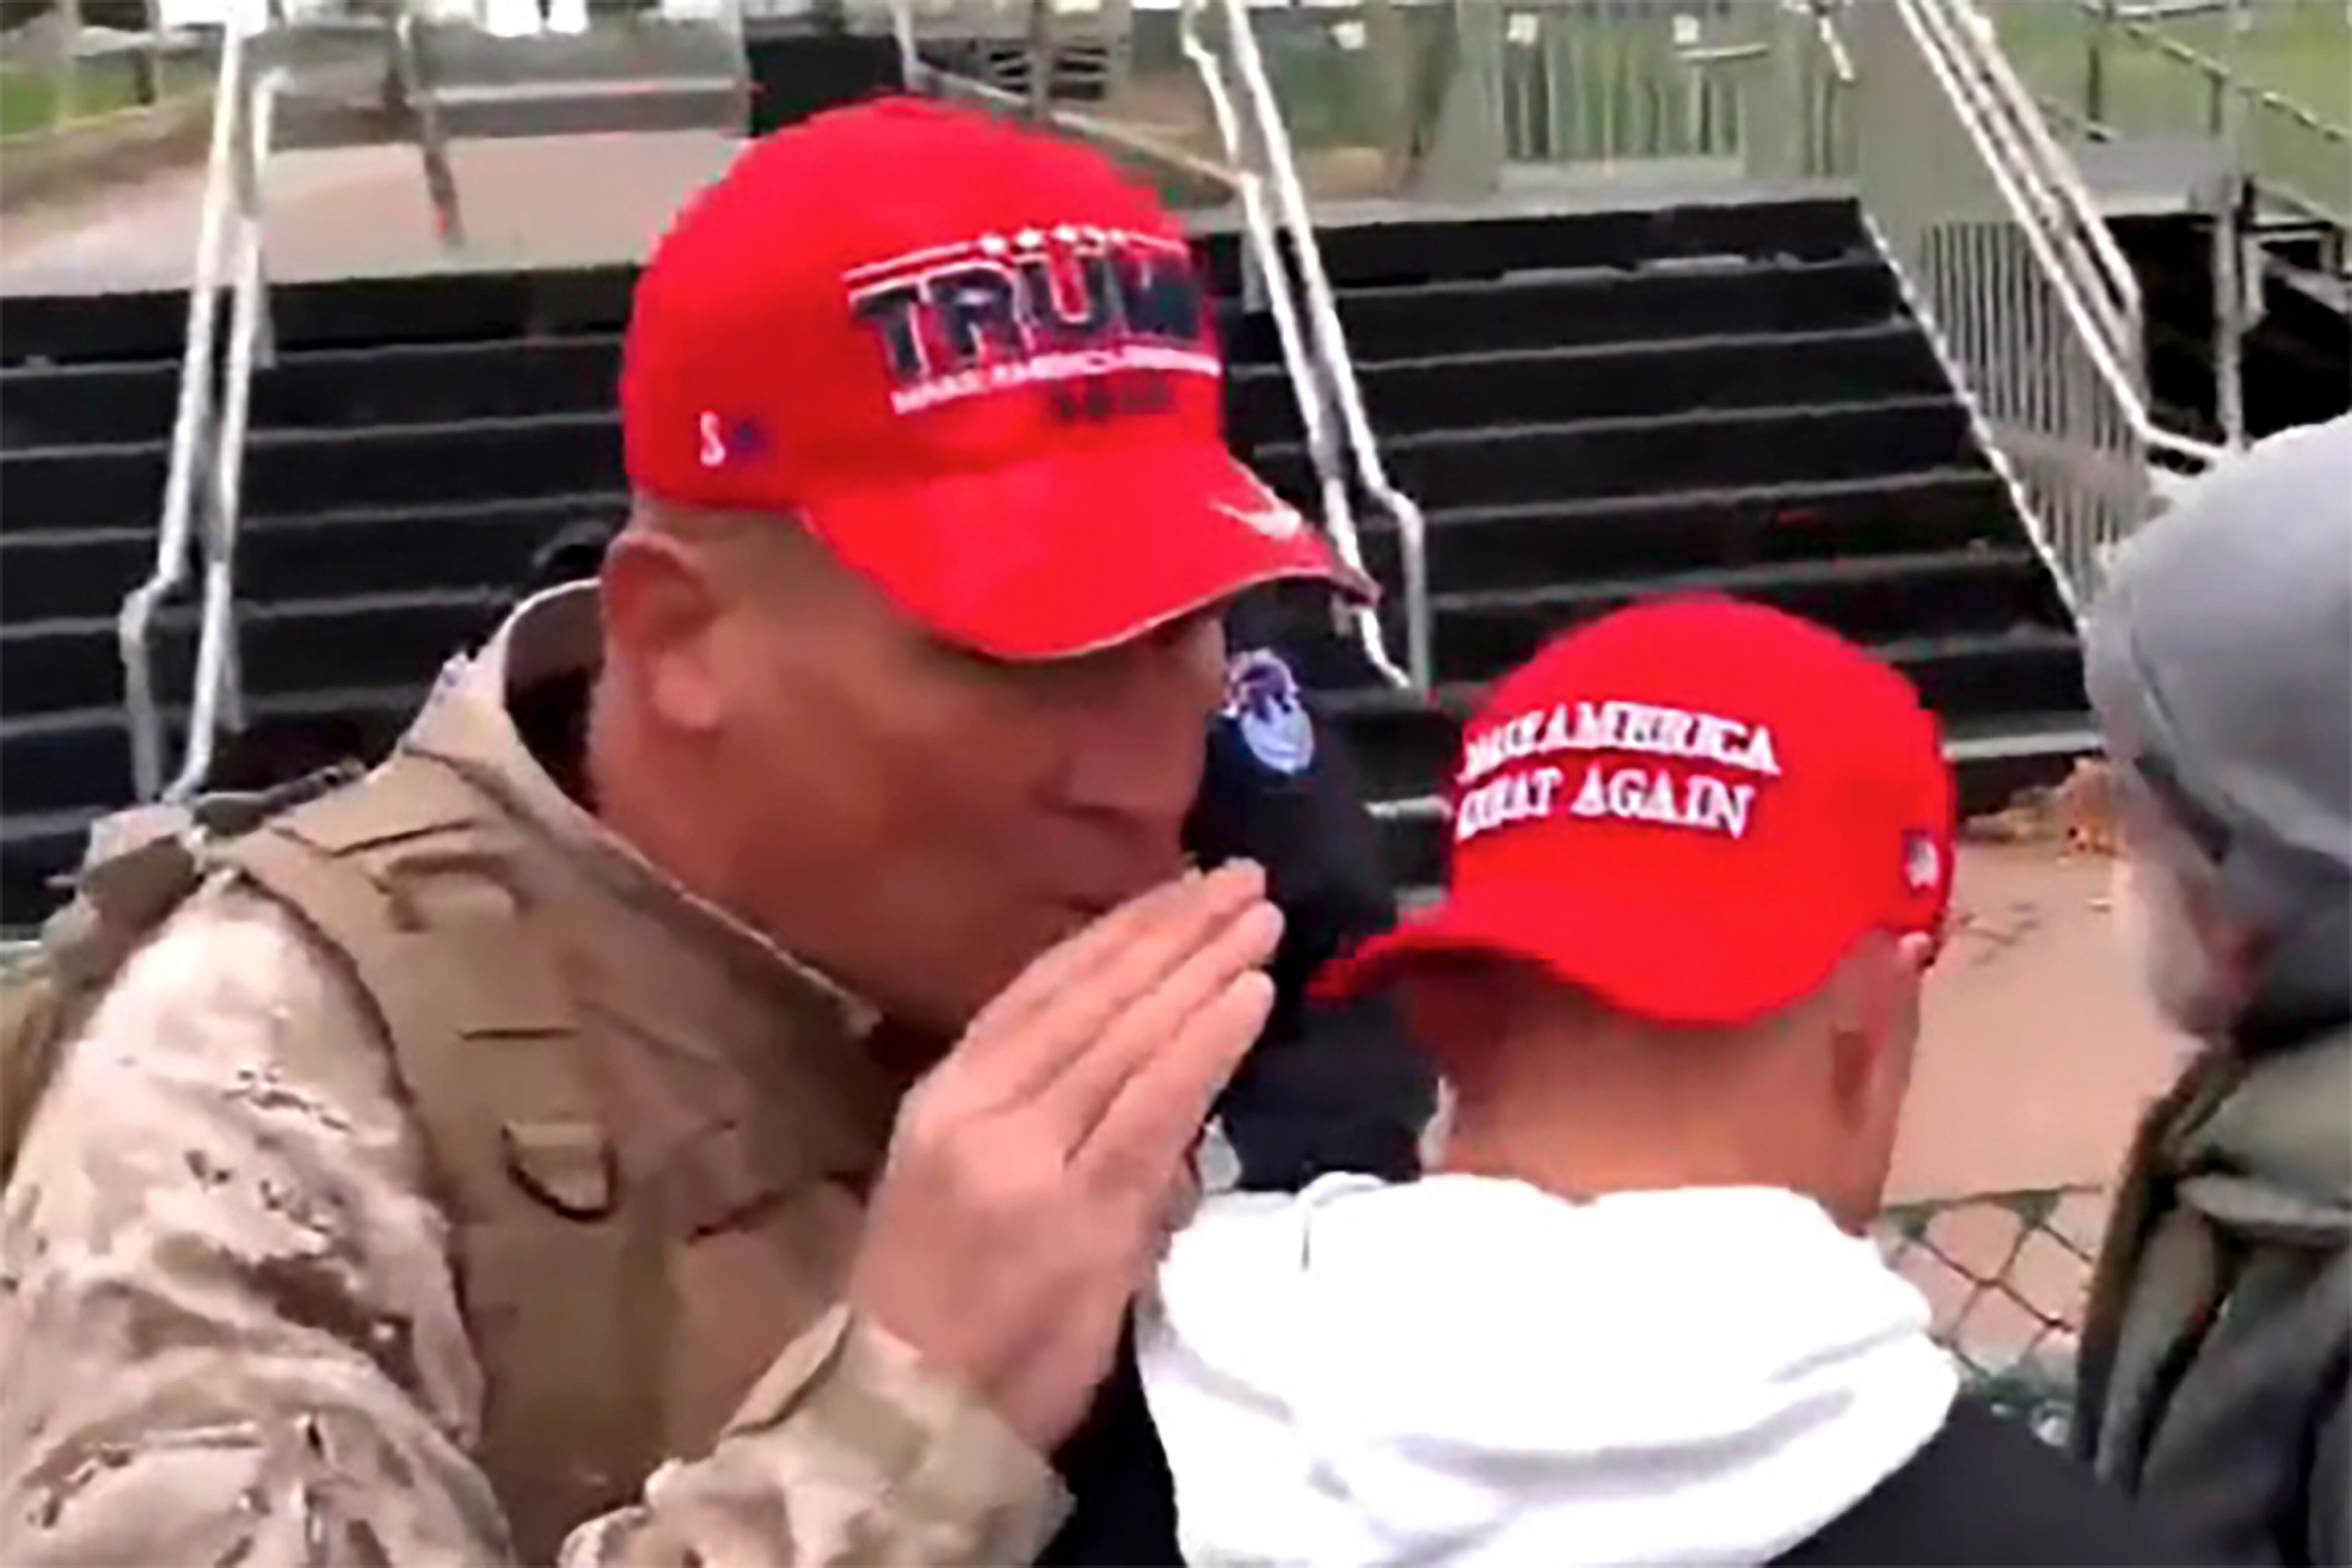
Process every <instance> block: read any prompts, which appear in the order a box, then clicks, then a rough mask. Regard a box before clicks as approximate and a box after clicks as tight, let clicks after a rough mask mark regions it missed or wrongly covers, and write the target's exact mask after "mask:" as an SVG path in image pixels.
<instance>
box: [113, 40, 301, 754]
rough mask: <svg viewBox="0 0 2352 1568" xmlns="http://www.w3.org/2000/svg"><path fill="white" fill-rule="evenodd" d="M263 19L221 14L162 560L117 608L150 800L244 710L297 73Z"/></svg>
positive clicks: (128, 696)
mask: <svg viewBox="0 0 2352 1568" xmlns="http://www.w3.org/2000/svg"><path fill="white" fill-rule="evenodd" d="M251 20H252V18H251V16H250V13H249V11H248V9H247V7H244V6H234V7H231V9H230V11H229V13H228V16H227V17H226V23H225V25H224V26H223V28H222V39H221V61H220V76H219V81H218V86H217V88H216V89H215V93H214V98H213V133H212V145H211V151H210V153H209V154H208V156H207V160H206V163H205V188H204V197H203V205H202V206H201V208H200V209H199V212H198V216H197V224H196V257H195V269H194V280H193V281H192V282H191V284H190V285H189V289H188V328H187V341H186V345H185V347H184V350H183V352H182V355H181V363H180V397H179V406H178V408H177V410H176V411H175V413H174V414H173V421H172V446H171V456H170V466H169V468H167V470H166V472H165V477H164V483H163V516H162V520H161V521H160V524H159V526H158V528H157V530H156V537H155V564H154V568H153V570H152V572H151V573H150V574H149V575H148V577H147V580H146V581H145V582H143V583H142V584H140V585H139V586H138V587H136V588H134V589H133V590H131V595H130V596H129V597H128V598H126V599H125V600H124V601H123V605H122V613H121V616H120V617H119V618H118V620H117V622H116V634H117V639H118V642H119V643H120V647H121V658H122V682H123V700H124V705H125V708H126V719H127V722H128V723H129V725H130V730H131V780H132V784H133V786H134V787H135V789H136V790H137V792H138V795H139V798H140V799H142V800H152V799H155V798H156V797H157V796H158V795H163V796H164V797H166V798H173V799H176V798H179V797H180V796H183V795H186V794H188V793H190V792H191V791H193V790H194V788H195V787H196V785H197V784H200V783H201V782H202V781H203V779H204V775H205V771H206V770H207V769H208V768H209V767H210V766H211V765H212V753H213V747H214V743H215V737H216V735H217V733H218V731H219V728H220V726H221V724H222V723H223V722H224V721H226V722H228V723H230V724H235V723H236V722H237V721H239V719H240V717H241V715H240V713H239V711H238V710H239V706H240V701H241V695H240V690H239V682H238V678H237V657H236V532H237V519H238V512H239V505H240V491H241V489H242V487H243V480H244V468H245V463H244V458H245V430H246V419H247V410H248V408H249V406H250V405H249V398H250V394H251V389H252V383H253V371H254V369H255V367H256V366H257V364H259V363H263V362H265V361H266V360H267V359H268V355H269V322H268V278H267V275H266V273H265V270H264V261H263V251H262V183H263V172H264V169H265V168H266V166H267V164H268V160H269V148H270V127H271V123H272V117H273V114H274V110H275V107H276V103H277V98H278V92H279V90H280V89H282V87H283V85H284V81H285V72H284V69H283V68H281V67H274V66H273V67H270V68H267V69H263V70H259V71H257V70H256V69H255V68H254V63H253V50H252V33H253V31H254V29H253V28H252V27H251V26H249V23H250V21H251ZM224 293H226V295H227V296H228V300H229V323H228V346H227V355H226V362H224V361H223V359H222V356H221V341H220V331H219V312H220V303H221V298H222V296H223V294H224ZM199 547H200V548H201V550H202V552H203V573H202V579H203V591H202V597H201V605H202V609H201V612H200V615H199V620H198V631H197V642H196V659H195V677H194V689H193V690H192V692H191V693H190V698H189V714H188V737H187V750H186V754H185V757H184V760H183V763H182V765H181V766H180V768H179V769H178V770H177V771H176V772H175V773H173V776H172V777H171V778H170V780H169V781H166V780H165V778H164V776H163V767H164V750H165V732H164V724H163V706H162V703H161V701H160V700H159V698H158V696H157V693H156V687H155V658H154V647H153V634H154V619H155V616H156V614H157V613H158V612H159V611H160V610H161V609H162V608H163V604H164V602H165V601H166V600H167V599H168V598H170V597H171V596H172V595H174V594H176V593H178V592H179V591H180V589H181V588H183V587H184V586H185V585H186V583H187V580H188V575H189V572H190V567H191V557H192V555H193V554H194V552H195V551H196V549H198V548H199Z"/></svg>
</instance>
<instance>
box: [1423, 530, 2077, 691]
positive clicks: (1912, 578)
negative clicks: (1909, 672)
mask: <svg viewBox="0 0 2352 1568" xmlns="http://www.w3.org/2000/svg"><path fill="white" fill-rule="evenodd" d="M1672 593H1714V594H1729V595H1738V597H1741V598H1744V599H1749V600H1752V601H1755V602H1757V603H1759V604H1766V605H1772V606H1773V607H1775V608H1776V609H1780V610H1785V611H1787V612H1788V613H1790V614H1791V615H1796V616H1804V617H1806V618H1807V619H1809V620H1813V621H1817V622H1819V623H1821V624H1822V625H1824V626H1835V627H1836V628H1837V629H1838V630H1839V631H1840V632H1842V633H1843V635H1845V636H1846V637H1851V638H1853V639H1854V640H1856V641H1859V642H1874V641H1892V640H1895V639H1896V638H1900V637H1925V636H1932V635H1937V634H1941V633H1968V632H1978V631H1986V630H1996V631H1997V630H2002V629H2006V628H2009V627H2012V626H2065V625H2066V624H2067V621H2066V609H2065V605H2064V603H2063V601H2062V600H2061V599H2060V598H2059V597H2058V595H2057V591H2056V589H2055V588H2054V587H2053V585H2052V584H2051V581H2050V577H2049V574H2048V573H2047V572H2046V571H2045V570H2044V569H2043V567H2042V561H2041V558H2040V557H2039V556H2038V555H2036V554H2035V553H2034V552H2033V551H2032V549H2030V548H2029V547H2027V546H2025V545H2022V544H2014V545H1990V544H1977V545H1971V546H1969V547H1967V548H1964V549H1959V550H1941V551H1916V552H1903V553H1895V554H1885V555H1873V556H1861V557H1855V558H1851V559H1845V560H1827V561H1801V562H1770V563H1763V564H1759V565H1753V566H1738V567H1715V568H1707V569H1703V570H1698V571H1690V572H1680V573H1671V574H1661V573H1649V574H1643V575H1642V576H1639V577H1620V578H1598V579H1583V580H1579V581H1573V582H1562V583H1551V584H1544V585H1541V586H1538V587H1517V588H1491V589H1477V590H1472V591H1469V592H1463V593H1453V594H1439V595H1433V597H1432V599H1431V604H1430V608H1431V612H1432V615H1433V617H1434V620H1435V623H1436V628H1435V632H1434V634H1433V635H1434V641H1435V645H1436V651H1437V658H1438V664H1439V668H1440V672H1441V674H1442V675H1443V677H1444V678H1445V679H1462V680H1470V681H1476V680H1486V679H1493V678H1494V677H1495V676H1497V675H1499V674H1501V673H1502V672H1503V671H1505V670H1507V669H1509V668H1512V667H1513V666H1515V665H1517V664H1519V663H1521V662H1522V661H1524V660H1526V659H1528V658H1531V657H1532V656H1533V655H1534V654H1535V652H1536V650H1537V649H1538V647H1541V646H1542V645H1543V644H1544V643H1546V642H1547V641H1549V639H1550V638H1551V637H1554V636H1556V635H1558V634H1559V633H1560V632H1562V631H1565V630H1567V629H1568V628H1570V627H1571V626H1578V625H1580V624H1581V623H1583V622H1585V621H1588V620H1591V619H1592V618H1594V617H1595V616H1602V615H1606V614H1608V613H1609V612H1610V611H1612V610H1617V609H1622V608H1623V607H1624V606H1625V605H1630V604H1633V603H1634V602H1636V601H1638V600H1643V599H1648V598H1654V597H1656V596H1658V595H1663V594H1672ZM1397 613H1398V614H1399V615H1401V612H1397Z"/></svg>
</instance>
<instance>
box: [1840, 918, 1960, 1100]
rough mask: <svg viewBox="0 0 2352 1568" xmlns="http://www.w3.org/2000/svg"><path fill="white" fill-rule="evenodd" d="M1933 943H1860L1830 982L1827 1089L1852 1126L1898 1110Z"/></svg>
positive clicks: (1874, 938) (1915, 939)
mask: <svg viewBox="0 0 2352 1568" xmlns="http://www.w3.org/2000/svg"><path fill="white" fill-rule="evenodd" d="M1934 955H1935V943H1934V942H1933V940H1932V939H1930V938H1928V937H1926V936H1918V935H1912V936H1901V937H1892V936H1885V935H1879V934H1873V935H1870V936H1865V937H1864V939H1863V940H1862V941H1861V942H1859V943H1857V944H1856V945H1855V947H1854V950H1853V952H1849V953H1848V954H1847V955H1846V956H1845V959H1844V960H1843V962H1842V963H1840V964H1839V965H1838V968H1837V972H1836V973H1835V974H1834V975H1833V976H1832V979H1831V982H1830V984H1829V987H1828V995H1827V998H1826V1000H1827V1002H1828V1005H1829V1006H1830V1008H1831V1020H1830V1021H1831V1025H1832V1031H1831V1042H1832V1043H1831V1051H1832V1057H1831V1063H1830V1072H1831V1079H1832V1090H1833V1092H1834V1094H1835V1096H1836V1100H1837V1105H1838V1111H1839V1114H1840V1115H1841V1116H1842V1117H1844V1118H1846V1119H1848V1120H1850V1121H1854V1122H1856V1123H1861V1122H1865V1121H1869V1120H1871V1119H1872V1118H1874V1117H1875V1116H1878V1115H1881V1114H1884V1113H1885V1110H1887V1106H1886V1100H1887V1099H1888V1098H1889V1097H1890V1096H1891V1097H1892V1099H1893V1100H1894V1101H1895V1108H1897V1109H1899V1107H1900V1103H1901V1100H1902V1098H1903V1090H1904V1089H1905V1087H1906V1085H1907V1084H1908V1082H1909V1081H1910V1071H1911V1051H1912V1047H1913V1045H1914V1044H1915V1042H1916V1040H1917V1038H1918V1035H1919V1001H1920V990H1921V986H1922V984H1924V982H1925V981H1926V978H1927V965H1928V963H1930V961H1931V960H1932V959H1933V958H1934Z"/></svg>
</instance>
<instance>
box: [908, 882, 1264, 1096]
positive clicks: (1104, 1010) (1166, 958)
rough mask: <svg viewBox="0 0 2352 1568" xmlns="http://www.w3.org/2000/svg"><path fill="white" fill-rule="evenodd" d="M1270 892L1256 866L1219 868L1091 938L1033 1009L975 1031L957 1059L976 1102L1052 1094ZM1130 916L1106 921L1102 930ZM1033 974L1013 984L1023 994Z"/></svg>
mask: <svg viewBox="0 0 2352 1568" xmlns="http://www.w3.org/2000/svg"><path fill="white" fill-rule="evenodd" d="M1264 891H1265V872H1264V871H1262V870H1260V869H1259V868H1257V867H1255V866H1254V865H1249V864H1246V863H1242V864H1238V865H1234V866H1228V867H1221V868H1218V869H1217V870H1215V871H1213V872H1212V873H1210V874H1209V875H1208V876H1206V877H1203V878H1201V879H1199V880H1198V881H1196V882H1194V883H1193V884H1192V886H1191V887H1190V888H1189V889H1184V890H1181V891H1179V892H1177V893H1176V894H1175V895H1173V896H1172V898H1171V900H1170V902H1169V903H1168V904H1167V905H1165V906H1162V907H1161V908H1160V910H1158V911H1157V912H1156V913H1145V914H1142V915H1140V916H1139V918H1138V919H1137V920H1135V921H1131V922H1122V923H1121V924H1120V925H1119V926H1118V927H1117V928H1116V929H1113V930H1111V931H1108V932H1107V933H1106V934H1104V935H1103V936H1102V939H1101V940H1100V941H1099V942H1090V943H1089V944H1088V946H1089V949H1090V951H1091V953H1092V956H1091V957H1087V958H1082V959H1080V960H1079V961H1077V962H1076V963H1073V964H1071V965H1070V966H1069V967H1068V968H1067V969H1064V968H1062V967H1061V966H1060V965H1055V966H1053V968H1052V969H1051V970H1050V971H1049V974H1048V978H1049V979H1050V978H1051V975H1052V974H1053V973H1061V974H1062V975H1063V976H1064V978H1063V979H1062V980H1061V982H1060V983H1059V984H1057V985H1055V986H1053V987H1052V988H1051V989H1050V990H1049V991H1047V992H1046V994H1044V995H1043V996H1042V998H1041V999H1040V1000H1039V1001H1038V1002H1037V1003H1036V1004H1035V1005H1031V1006H1029V1007H1027V1008H1026V1009H1025V1010H1024V1011H1023V1012H1021V1013H1019V1014H1018V1015H1015V1016H1010V1017H1008V1018H1006V1019H1005V1020H1004V1021H1003V1022H1002V1023H997V1022H993V1021H992V1022H991V1024H990V1026H989V1027H988V1029H987V1030H986V1032H985V1033H983V1032H982V1031H981V1030H980V1029H979V1028H977V1027H975V1028H974V1029H973V1030H971V1032H969V1033H967V1034H966V1036H965V1037H964V1042H963V1044H961V1045H960V1046H958V1047H957V1048H956V1050H955V1051H954V1052H953V1053H952V1054H951V1055H950V1066H951V1067H952V1068H953V1070H954V1071H955V1072H956V1074H957V1075H958V1076H959V1077H967V1075H968V1078H967V1082H966V1088H967V1089H969V1092H970V1093H971V1103H972V1104H973V1106H974V1107H975V1108H978V1107H981V1106H1002V1105H1005V1104H1011V1103H1018V1102H1021V1101H1024V1100H1030V1099H1032V1098H1034V1097H1035V1096H1036V1095H1038V1094H1040V1093H1042V1092H1044V1090H1045V1086H1046V1085H1047V1084H1049V1083H1051V1082H1052V1081H1053V1080H1054V1079H1056V1078H1057V1077H1059V1076H1060V1075H1061V1073H1062V1072H1063V1071H1064V1070H1065V1069H1066V1067H1067V1066H1068V1064H1069V1063H1070V1062H1071V1061H1072V1060H1073V1059H1074V1058H1077V1057H1079V1056H1080V1055H1083V1054H1086V1053H1088V1052H1091V1051H1093V1050H1094V1049H1096V1048H1097V1045H1098V1043H1099V1042H1100V1040H1101V1038H1102V1037H1103V1036H1104V1034H1105V1033H1106V1032H1107V1031H1108V1029H1109V1028H1110V1027H1111V1026H1112V1025H1113V1024H1114V1023H1116V1022H1117V1021H1118V1018H1119V1017H1120V1016H1121V1015H1123V1014H1124V1013H1125V1012H1127V1010H1128V1009H1129V1008H1130V1007H1131V1006H1133V1005H1135V1003H1136V1002H1137V1001H1138V1000H1139V998H1141V997H1142V996H1144V995H1146V994H1149V993H1150V992H1151V991H1152V990H1153V989H1154V988H1156V987H1157V986H1159V985H1160V984H1161V983H1162V982H1163V981H1164V980H1165V979H1166V978H1167V976H1168V975H1169V974H1170V973H1171V972H1172V971H1174V970H1176V969H1177V968H1178V967H1179V966H1181V964H1183V963H1185V962H1186V961H1187V960H1188V959H1190V958H1191V957H1192V954H1193V953H1195V952H1198V951H1199V950H1201V949H1202V947H1204V946H1206V945H1209V944H1211V943H1213V942H1214V941H1215V940H1216V939H1217V938H1218V936H1219V935H1220V933H1221V932H1223V931H1224V929H1225V928H1226V927H1227V926H1229V925H1230V924H1231V923H1232V922H1233V921H1234V918H1235V917H1236V916H1238V915H1239V914H1240V913H1241V912H1242V911H1244V910H1247V909H1249V908H1250V907H1251V906H1252V905H1253V904H1255V903H1256V902H1258V901H1259V900H1260V899H1261V898H1262V897H1263V894H1264ZM1142 901H1143V900H1138V902H1139V903H1140V902H1142ZM1124 912H1125V910H1120V911H1117V912H1115V913H1114V914H1113V915H1108V916H1105V917H1104V921H1103V923H1104V925H1108V924H1109V922H1111V921H1115V920H1117V918H1118V913H1124ZM1094 934H1096V933H1095V932H1092V931H1090V932H1087V933H1083V935H1082V937H1081V939H1079V940H1085V937H1087V936H1092V935H1094ZM1048 956H1049V957H1050V956H1054V955H1051V954H1049V955H1048ZM1044 962H1045V961H1044V960H1040V961H1039V963H1041V964H1042V963H1044ZM1027 978H1028V977H1027V976H1026V975H1025V974H1024V977H1023V979H1022V980H1021V981H1016V982H1014V986H1015V987H1021V988H1024V989H1025V988H1026V986H1025V982H1026V980H1027ZM1011 989H1012V988H1011V987H1008V991H1009V990H1011ZM959 1098H960V1099H961V1093H960V1094H959Z"/></svg>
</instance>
